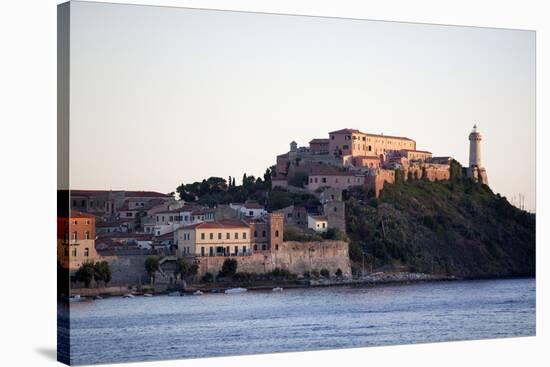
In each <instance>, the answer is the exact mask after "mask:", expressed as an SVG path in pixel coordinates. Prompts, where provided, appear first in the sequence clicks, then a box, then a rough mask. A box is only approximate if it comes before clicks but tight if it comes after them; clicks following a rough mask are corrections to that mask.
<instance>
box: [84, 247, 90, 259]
mask: <svg viewBox="0 0 550 367" xmlns="http://www.w3.org/2000/svg"><path fill="white" fill-rule="evenodd" d="M84 256H85V257H88V256H90V249H89V248H88V247H85V248H84Z"/></svg>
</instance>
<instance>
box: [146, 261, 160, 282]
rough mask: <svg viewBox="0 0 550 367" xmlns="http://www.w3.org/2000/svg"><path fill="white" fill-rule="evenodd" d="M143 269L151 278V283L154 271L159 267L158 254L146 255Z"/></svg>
mask: <svg viewBox="0 0 550 367" xmlns="http://www.w3.org/2000/svg"><path fill="white" fill-rule="evenodd" d="M144 265H145V271H146V272H147V274H149V277H150V278H151V283H153V284H154V283H155V272H156V271H158V270H159V269H160V264H159V258H158V256H147V258H146V259H145V262H144Z"/></svg>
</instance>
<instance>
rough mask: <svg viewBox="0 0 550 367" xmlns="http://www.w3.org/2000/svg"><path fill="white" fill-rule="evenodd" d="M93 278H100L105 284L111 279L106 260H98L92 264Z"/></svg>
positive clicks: (109, 268)
mask: <svg viewBox="0 0 550 367" xmlns="http://www.w3.org/2000/svg"><path fill="white" fill-rule="evenodd" d="M94 278H95V280H96V281H98V280H101V281H103V283H105V285H107V283H109V282H110V281H111V267H110V266H109V263H108V262H107V261H99V262H96V263H95V264H94Z"/></svg>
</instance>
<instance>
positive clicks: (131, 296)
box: [122, 293, 135, 298]
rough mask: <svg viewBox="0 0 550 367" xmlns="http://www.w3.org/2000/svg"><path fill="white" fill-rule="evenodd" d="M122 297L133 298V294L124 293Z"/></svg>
mask: <svg viewBox="0 0 550 367" xmlns="http://www.w3.org/2000/svg"><path fill="white" fill-rule="evenodd" d="M122 297H124V298H134V297H135V296H134V295H133V294H132V293H126V294H125V295H124V296H122Z"/></svg>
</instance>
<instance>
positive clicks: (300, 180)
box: [288, 172, 309, 188]
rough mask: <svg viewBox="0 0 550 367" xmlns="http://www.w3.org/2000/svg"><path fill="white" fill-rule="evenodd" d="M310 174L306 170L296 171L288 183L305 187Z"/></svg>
mask: <svg viewBox="0 0 550 367" xmlns="http://www.w3.org/2000/svg"><path fill="white" fill-rule="evenodd" d="M308 179H309V177H308V175H307V173H305V172H296V173H295V174H294V175H293V176H292V177H290V178H289V179H288V183H289V184H290V185H292V186H296V187H302V188H303V187H305V185H307V183H308Z"/></svg>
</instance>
